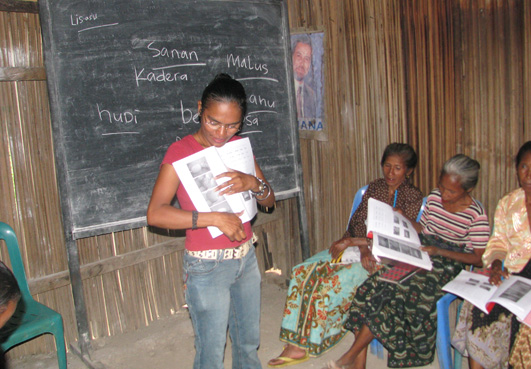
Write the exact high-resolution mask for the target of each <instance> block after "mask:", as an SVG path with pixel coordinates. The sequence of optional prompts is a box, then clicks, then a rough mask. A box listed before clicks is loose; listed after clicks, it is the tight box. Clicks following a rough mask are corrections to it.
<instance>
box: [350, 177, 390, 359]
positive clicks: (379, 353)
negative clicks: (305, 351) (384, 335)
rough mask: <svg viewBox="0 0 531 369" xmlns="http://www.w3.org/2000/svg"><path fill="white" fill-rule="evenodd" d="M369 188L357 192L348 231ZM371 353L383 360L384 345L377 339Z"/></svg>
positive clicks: (374, 340)
mask: <svg viewBox="0 0 531 369" xmlns="http://www.w3.org/2000/svg"><path fill="white" fill-rule="evenodd" d="M367 188H369V186H368V185H367V186H363V187H362V188H360V189H359V190H358V192H356V195H355V196H354V201H353V202H352V210H351V211H350V217H349V218H348V223H347V229H348V224H349V223H350V219H351V218H352V216H353V215H354V213H355V212H356V210H358V207H359V206H360V204H361V200H362V199H363V195H365V191H367ZM371 353H372V354H373V355H377V356H378V358H380V359H383V345H382V344H381V343H380V342H378V340H377V339H373V340H372V341H371Z"/></svg>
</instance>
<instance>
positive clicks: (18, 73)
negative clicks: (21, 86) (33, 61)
mask: <svg viewBox="0 0 531 369" xmlns="http://www.w3.org/2000/svg"><path fill="white" fill-rule="evenodd" d="M0 1H3V0H0ZM7 81H46V70H45V69H44V67H34V68H17V67H4V68H0V82H7Z"/></svg>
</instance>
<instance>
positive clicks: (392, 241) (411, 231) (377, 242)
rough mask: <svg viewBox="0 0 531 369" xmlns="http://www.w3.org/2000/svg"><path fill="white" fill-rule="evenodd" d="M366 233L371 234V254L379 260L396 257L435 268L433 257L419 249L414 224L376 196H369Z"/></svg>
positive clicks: (394, 258) (418, 240)
mask: <svg viewBox="0 0 531 369" xmlns="http://www.w3.org/2000/svg"><path fill="white" fill-rule="evenodd" d="M367 232H368V233H372V238H373V241H372V254H373V255H374V257H375V258H376V259H377V260H381V261H384V262H386V263H387V262H389V261H388V260H389V259H390V260H395V261H399V262H402V263H406V264H410V265H414V266H417V267H419V268H423V269H426V270H431V269H432V264H431V260H430V256H429V255H428V253H427V252H425V251H422V250H421V249H420V246H421V245H420V239H419V236H418V234H417V231H416V230H415V228H414V227H413V224H411V222H410V221H409V219H407V218H406V217H405V216H403V215H402V214H400V213H398V212H396V211H394V210H393V208H392V207H391V206H390V205H388V204H386V203H384V202H381V201H378V200H376V199H372V198H371V199H369V203H368V211H367Z"/></svg>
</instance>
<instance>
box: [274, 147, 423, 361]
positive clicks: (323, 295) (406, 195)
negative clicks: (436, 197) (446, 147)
mask: <svg viewBox="0 0 531 369" xmlns="http://www.w3.org/2000/svg"><path fill="white" fill-rule="evenodd" d="M380 165H381V168H382V172H383V178H380V179H377V180H375V181H373V182H371V183H370V184H369V187H368V188H367V191H366V192H365V194H364V196H363V199H362V202H361V204H360V206H359V207H358V209H357V210H356V212H355V213H354V214H353V216H352V218H351V219H350V223H349V226H348V229H347V231H346V232H345V233H344V235H343V237H342V238H341V239H339V240H337V241H335V242H334V243H333V244H332V245H331V246H330V249H329V250H324V251H322V252H320V253H318V254H317V255H315V256H313V257H311V258H309V259H308V260H306V261H305V262H303V263H302V264H299V265H296V266H295V267H294V268H293V270H292V275H291V281H290V285H289V288H288V296H287V299H286V307H285V309H284V318H283V320H282V326H281V330H280V340H281V341H284V342H286V343H287V345H286V346H285V347H284V350H283V351H282V353H281V354H280V356H279V357H276V358H274V359H271V360H270V361H269V363H268V364H269V366H271V367H282V366H286V365H292V364H297V363H301V362H303V361H306V360H308V358H309V357H310V356H313V357H316V356H319V355H321V354H323V353H324V352H326V351H327V350H329V349H330V348H332V347H333V346H335V345H336V344H337V343H338V342H339V341H340V340H341V339H342V338H343V337H344V336H345V333H346V332H345V330H344V329H343V323H344V321H345V319H346V317H347V311H348V308H349V306H350V302H351V301H352V297H353V296H354V293H355V291H356V287H357V286H358V285H359V284H360V283H361V282H363V281H364V280H365V279H366V278H367V271H373V270H374V268H375V260H374V259H373V257H372V255H371V253H370V251H369V249H368V247H367V245H368V243H367V238H366V235H367V227H366V225H365V221H366V219H367V204H368V201H369V198H375V199H377V200H380V201H383V202H385V203H387V204H389V205H391V206H393V207H394V208H396V209H397V210H400V211H401V212H402V213H403V214H405V215H406V216H407V217H409V218H411V219H413V220H414V219H416V217H417V215H418V213H419V210H420V207H421V205H422V193H421V192H420V190H419V189H418V188H416V187H415V186H413V185H412V184H411V183H410V182H409V177H410V176H411V174H412V173H413V170H414V169H415V166H416V165H417V154H416V153H415V150H413V148H412V147H411V146H409V145H408V144H403V143H392V144H390V145H388V146H387V147H386V149H385V151H384V153H383V156H382V160H381V162H380ZM349 246H357V247H359V248H360V251H361V262H358V263H353V264H350V265H337V264H331V260H332V259H336V258H337V257H338V256H339V255H340V254H341V252H343V250H345V249H346V248H347V247H349ZM364 268H365V269H364Z"/></svg>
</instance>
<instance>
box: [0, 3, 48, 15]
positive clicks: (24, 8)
mask: <svg viewBox="0 0 531 369" xmlns="http://www.w3.org/2000/svg"><path fill="white" fill-rule="evenodd" d="M0 12H14V13H38V12H39V3H38V2H37V1H18V0H0Z"/></svg>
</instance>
